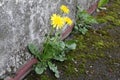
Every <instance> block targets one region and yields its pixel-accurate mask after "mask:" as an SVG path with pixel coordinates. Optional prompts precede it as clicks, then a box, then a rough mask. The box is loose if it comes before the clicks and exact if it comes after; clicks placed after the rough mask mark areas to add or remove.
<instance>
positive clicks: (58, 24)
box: [51, 14, 65, 29]
mask: <svg viewBox="0 0 120 80" xmlns="http://www.w3.org/2000/svg"><path fill="white" fill-rule="evenodd" d="M64 24H65V22H64V19H63V18H62V17H61V16H60V15H57V14H53V15H52V16H51V25H52V26H53V28H57V29H61V28H62V27H63V26H64Z"/></svg>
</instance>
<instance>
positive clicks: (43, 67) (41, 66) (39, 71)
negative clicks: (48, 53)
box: [35, 62, 47, 74]
mask: <svg viewBox="0 0 120 80" xmlns="http://www.w3.org/2000/svg"><path fill="white" fill-rule="evenodd" d="M46 68H47V64H46V63H45V62H39V63H38V64H37V65H36V67H35V72H36V73H37V74H42V73H43V72H44V70H46Z"/></svg>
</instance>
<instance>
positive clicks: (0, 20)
mask: <svg viewBox="0 0 120 80" xmlns="http://www.w3.org/2000/svg"><path fill="white" fill-rule="evenodd" d="M95 1H96V0H0V77H1V78H2V77H4V75H3V74H5V75H6V74H8V75H11V74H12V73H14V72H15V71H16V70H17V69H18V68H19V67H20V66H21V65H23V64H24V63H25V62H26V61H27V60H29V59H31V57H32V56H31V55H30V54H29V53H28V52H27V50H26V46H27V44H28V43H30V42H34V43H39V44H41V43H42V42H43V41H44V35H45V34H46V33H47V32H48V31H49V28H50V24H49V22H50V21H49V18H50V15H51V14H52V13H54V12H58V10H59V7H60V5H61V4H65V5H67V6H68V7H69V8H70V11H71V13H70V14H69V16H70V17H71V18H72V19H73V20H75V12H76V6H77V5H80V6H81V7H82V8H85V9H87V8H89V6H90V5H91V4H92V3H93V2H95Z"/></svg>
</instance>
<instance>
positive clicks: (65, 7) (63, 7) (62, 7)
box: [60, 5, 70, 14]
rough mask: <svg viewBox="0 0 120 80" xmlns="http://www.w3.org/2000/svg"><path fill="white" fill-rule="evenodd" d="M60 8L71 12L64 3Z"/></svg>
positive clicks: (65, 11) (67, 12)
mask: <svg viewBox="0 0 120 80" xmlns="http://www.w3.org/2000/svg"><path fill="white" fill-rule="evenodd" d="M60 9H61V11H63V12H64V13H66V14H69V12H70V10H69V8H68V7H67V6H65V5H62V6H61V7H60Z"/></svg>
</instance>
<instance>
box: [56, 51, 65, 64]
mask: <svg viewBox="0 0 120 80" xmlns="http://www.w3.org/2000/svg"><path fill="white" fill-rule="evenodd" d="M54 59H55V60H58V61H61V62H62V61H64V60H66V57H65V53H64V52H62V53H61V54H59V55H56V56H55V57H54Z"/></svg>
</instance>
